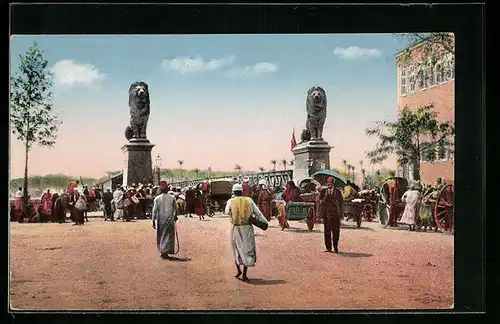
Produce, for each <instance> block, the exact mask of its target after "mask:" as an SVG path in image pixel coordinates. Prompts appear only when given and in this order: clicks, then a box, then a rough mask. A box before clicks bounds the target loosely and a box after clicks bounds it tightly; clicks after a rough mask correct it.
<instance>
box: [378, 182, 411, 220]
mask: <svg viewBox="0 0 500 324" xmlns="http://www.w3.org/2000/svg"><path fill="white" fill-rule="evenodd" d="M407 189H408V180H406V179H405V178H401V177H395V178H390V179H388V180H386V182H385V183H384V184H383V185H382V187H381V188H380V200H379V203H378V205H377V216H378V219H379V222H380V224H381V225H383V226H396V225H397V222H398V221H399V220H400V219H401V217H402V216H403V211H404V208H405V203H404V202H403V201H402V197H403V194H404V193H405V192H406V190H407Z"/></svg>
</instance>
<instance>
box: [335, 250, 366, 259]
mask: <svg viewBox="0 0 500 324" xmlns="http://www.w3.org/2000/svg"><path fill="white" fill-rule="evenodd" d="M338 254H339V255H341V256H345V257H349V258H366V257H371V256H373V254H370V253H359V252H342V251H340V252H339V253H338Z"/></svg>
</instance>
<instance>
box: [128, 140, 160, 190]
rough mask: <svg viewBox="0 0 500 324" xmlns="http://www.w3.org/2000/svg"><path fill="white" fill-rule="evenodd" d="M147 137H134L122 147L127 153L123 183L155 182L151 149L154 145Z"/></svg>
mask: <svg viewBox="0 0 500 324" xmlns="http://www.w3.org/2000/svg"><path fill="white" fill-rule="evenodd" d="M154 146H155V145H154V144H151V143H150V142H149V140H148V139H146V138H132V139H131V140H130V141H129V142H128V144H125V145H124V146H123V147H122V151H123V152H124V153H125V167H124V169H123V184H124V185H127V186H130V185H131V184H132V183H135V184H138V183H139V182H140V183H142V184H148V183H153V164H152V160H151V149H152V148H153V147H154Z"/></svg>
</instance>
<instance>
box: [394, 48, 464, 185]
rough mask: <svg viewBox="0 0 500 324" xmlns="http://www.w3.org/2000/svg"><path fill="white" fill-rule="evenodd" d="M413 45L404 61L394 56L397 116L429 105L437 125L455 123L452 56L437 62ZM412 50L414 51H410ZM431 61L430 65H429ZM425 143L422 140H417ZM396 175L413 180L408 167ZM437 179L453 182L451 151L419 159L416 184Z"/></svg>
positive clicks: (444, 56) (442, 151) (433, 181)
mask: <svg viewBox="0 0 500 324" xmlns="http://www.w3.org/2000/svg"><path fill="white" fill-rule="evenodd" d="M419 46H420V47H421V46H423V43H419V44H416V45H413V48H412V50H411V51H410V53H411V56H410V57H409V58H408V59H404V60H403V59H400V58H401V57H400V56H401V55H405V54H404V53H403V52H400V53H399V54H398V56H397V57H398V60H397V62H398V63H397V64H398V67H397V71H398V113H399V112H400V111H401V110H402V109H403V108H404V107H408V108H409V109H411V110H416V109H418V108H419V107H422V106H427V105H431V104H432V105H433V106H434V111H435V112H436V113H437V120H438V121H439V122H450V123H451V124H452V125H454V123H455V66H454V55H452V54H450V53H447V54H445V55H442V57H441V58H440V59H438V60H436V59H435V58H434V59H431V58H427V57H424V52H425V51H423V50H418V47H419ZM414 49H415V50H414ZM433 61H434V62H433ZM420 140H421V141H422V142H425V141H426V140H427V139H426V138H421V139H420ZM398 175H400V176H404V177H405V178H407V179H410V180H413V170H412V168H411V166H410V165H402V166H400V167H399V168H398ZM437 178H443V180H445V181H451V182H453V181H454V149H453V148H445V147H442V148H440V149H438V150H436V151H435V152H428V153H426V154H424V156H423V157H422V158H421V160H420V181H421V183H422V184H435V183H436V180H437Z"/></svg>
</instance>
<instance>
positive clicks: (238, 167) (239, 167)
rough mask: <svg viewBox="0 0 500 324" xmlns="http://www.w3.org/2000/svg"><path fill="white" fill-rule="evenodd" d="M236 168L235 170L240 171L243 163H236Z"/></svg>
mask: <svg viewBox="0 0 500 324" xmlns="http://www.w3.org/2000/svg"><path fill="white" fill-rule="evenodd" d="M234 170H235V171H236V172H240V171H241V165H239V164H235V166H234Z"/></svg>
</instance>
